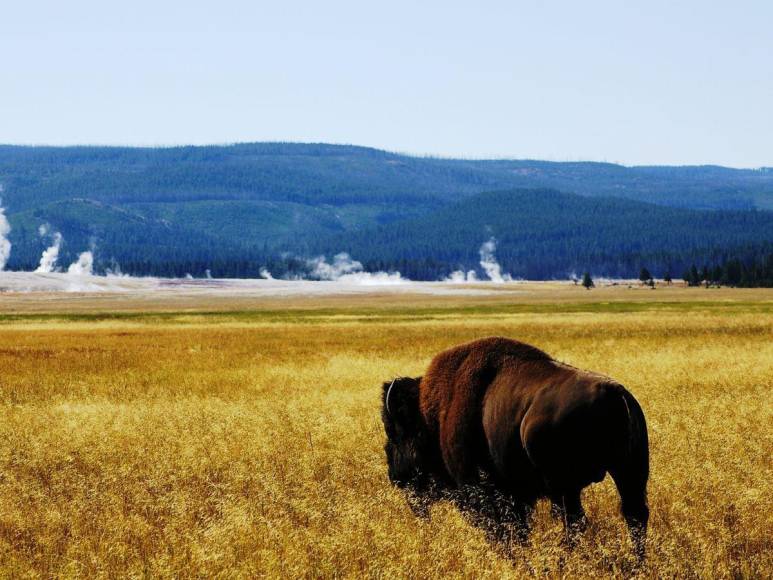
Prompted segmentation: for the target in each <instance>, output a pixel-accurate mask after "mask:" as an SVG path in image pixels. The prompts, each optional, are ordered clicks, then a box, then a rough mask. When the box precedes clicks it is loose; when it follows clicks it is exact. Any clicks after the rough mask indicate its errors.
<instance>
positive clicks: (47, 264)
mask: <svg viewBox="0 0 773 580" xmlns="http://www.w3.org/2000/svg"><path fill="white" fill-rule="evenodd" d="M47 233H48V228H46V227H45V226H41V227H40V234H41V235H45V234H47ZM62 239H63V238H62V234H60V233H59V232H54V243H53V244H51V245H50V246H49V247H48V248H46V249H45V250H43V255H42V256H40V265H39V266H38V268H37V270H35V271H36V272H42V273H44V274H45V273H48V272H53V271H54V268H55V267H56V261H57V260H58V259H59V249H60V248H61V247H62Z"/></svg>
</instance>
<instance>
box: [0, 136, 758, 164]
mask: <svg viewBox="0 0 773 580" xmlns="http://www.w3.org/2000/svg"><path fill="white" fill-rule="evenodd" d="M240 145H328V146H333V147H356V148H359V149H371V150H374V151H379V152H382V153H388V154H392V155H400V156H403V157H413V158H416V159H440V160H447V161H534V162H547V163H594V164H599V165H616V166H619V167H627V168H635V167H642V168H643V167H717V168H722V169H735V170H740V171H763V170H773V161H772V162H771V165H754V166H752V165H746V166H740V165H723V164H721V163H644V164H637V163H625V162H620V161H609V160H607V159H590V158H583V157H576V158H570V157H565V158H561V159H557V158H550V157H543V158H540V157H529V156H525V157H520V156H516V155H507V154H505V155H481V156H476V155H469V156H461V155H456V156H455V155H446V154H442V153H427V152H414V151H401V150H397V149H386V148H381V147H377V146H373V145H358V144H356V143H349V142H334V141H289V140H288V141H284V140H264V141H222V142H210V143H115V142H113V143H59V144H52V143H44V142H37V143H4V142H0V147H17V148H20V149H21V148H28V149H35V148H40V149H44V148H50V149H68V148H71V149H75V148H83V149H87V148H114V149H150V150H163V149H183V148H206V147H238V146H240Z"/></svg>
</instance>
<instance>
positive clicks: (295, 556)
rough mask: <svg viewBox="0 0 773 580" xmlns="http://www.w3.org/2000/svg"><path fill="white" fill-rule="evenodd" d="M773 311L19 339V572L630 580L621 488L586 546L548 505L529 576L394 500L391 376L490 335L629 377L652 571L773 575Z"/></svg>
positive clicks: (243, 325) (113, 323)
mask: <svg viewBox="0 0 773 580" xmlns="http://www.w3.org/2000/svg"><path fill="white" fill-rule="evenodd" d="M705 295H706V294H704V296H705ZM764 297H765V296H764ZM765 298H766V300H767V301H765V300H757V301H756V302H750V303H749V304H747V305H741V306H740V307H739V306H738V305H736V306H735V307H733V305H723V304H719V303H717V304H703V305H700V306H699V307H696V306H693V307H691V306H690V303H689V302H686V303H684V304H682V305H674V304H671V305H668V306H663V305H660V306H659V305H657V304H648V305H646V307H644V308H640V307H631V308H625V307H621V306H620V305H616V306H614V307H612V306H604V305H597V307H594V308H592V309H590V310H589V311H583V310H588V309H587V308H572V307H571V305H570V306H561V307H555V308H551V307H549V306H544V307H539V308H538V307H536V306H535V307H534V308H530V307H526V308H523V309H513V308H508V307H506V306H497V305H494V306H491V307H489V308H480V309H477V310H476V309H469V310H467V311H464V312H463V313H461V312H462V311H460V310H458V309H457V308H449V307H447V306H446V305H444V304H443V303H442V301H438V303H437V304H435V305H434V307H433V309H432V310H426V309H418V308H407V307H406V308H401V309H395V308H392V309H389V308H379V309H375V310H373V311H367V309H364V310H362V311H357V312H352V311H351V308H349V309H347V310H342V311H340V312H336V311H335V310H334V309H332V310H328V311H326V312H316V313H313V315H305V314H304V313H303V312H299V313H295V314H294V315H292V316H284V315H282V314H281V313H270V314H266V313H260V312H252V313H250V312H248V313H234V314H217V315H214V314H212V315H197V314H186V315H175V316H159V315H153V316H137V317H132V318H128V319H122V318H118V319H113V318H107V319H102V318H99V317H97V318H94V319H90V318H88V317H87V318H74V319H72V318H68V317H66V316H61V315H60V316H58V317H57V318H56V319H53V320H49V319H46V318H24V317H22V318H20V319H15V320H11V321H6V322H4V323H3V324H0V576H3V577H7V576H26V575H30V576H39V575H42V576H54V575H56V576H58V575H62V576H82V577H94V576H105V577H107V576H110V577H112V576H116V575H133V576H141V575H152V576H179V577H190V576H210V575H222V576H226V577H230V576H253V575H267V576H293V577H296V576H314V577H318V576H324V577H328V576H362V575H366V576H378V577H394V576H408V577H428V576H434V577H437V576H446V575H453V576H476V577H492V578H499V577H503V576H522V575H525V574H536V575H542V576H549V577H559V576H565V577H577V576H584V577H587V576H612V575H622V574H627V573H629V572H630V571H631V568H632V565H633V560H632V557H631V555H630V552H629V549H628V548H629V546H628V540H627V537H626V534H625V528H624V524H623V522H622V519H621V518H620V516H619V514H618V511H617V505H618V499H617V496H616V493H615V490H614V487H613V486H612V485H611V483H610V482H609V481H608V480H606V481H605V482H603V483H602V484H599V485H596V486H594V487H592V488H589V489H587V490H586V491H585V493H584V496H583V499H584V502H585V505H586V509H587V511H588V514H589V517H590V519H591V526H590V529H589V530H588V532H587V534H586V535H585V537H584V539H583V540H582V541H581V544H580V545H579V547H578V548H577V549H576V550H575V551H573V552H567V551H566V550H565V549H564V548H562V547H561V543H560V540H561V534H562V532H561V524H560V523H559V522H556V521H554V520H552V519H551V518H550V515H549V512H548V510H547V508H546V506H544V505H542V506H540V509H539V510H538V512H537V514H536V516H535V520H534V530H533V534H532V540H531V544H530V545H529V546H527V547H520V546H514V547H512V549H511V553H510V558H507V557H504V556H503V554H502V553H501V552H499V551H497V550H496V549H495V548H493V547H492V546H490V545H489V544H488V543H487V542H486V540H485V538H484V534H483V533H482V532H481V531H480V530H478V529H476V528H475V527H472V526H470V525H469V524H468V523H467V522H466V521H465V520H464V518H463V517H462V516H460V514H459V513H458V512H457V511H456V510H455V509H454V508H453V507H451V506H450V505H447V504H443V503H441V504H438V505H436V506H435V507H434V508H433V510H432V513H431V518H430V519H427V520H422V519H417V518H416V517H415V516H414V515H413V513H412V512H411V511H410V509H409V508H408V507H407V505H406V504H405V501H404V499H403V497H402V496H401V494H400V493H399V492H398V491H397V490H395V489H393V488H392V487H391V486H390V485H389V483H388V481H387V479H386V469H385V465H384V459H383V451H382V445H383V434H382V428H381V425H380V419H379V394H380V393H379V388H380V383H381V381H382V380H384V379H386V378H388V377H391V376H394V375H396V374H414V373H415V374H419V373H421V372H422V371H423V370H424V368H425V366H426V364H427V363H428V361H429V359H430V358H431V356H432V355H433V354H434V353H436V352H438V351H439V350H441V349H443V348H445V347H447V346H450V345H452V344H455V343H458V342H461V341H465V340H468V339H472V338H475V337H480V336H485V335H490V334H504V335H508V336H513V337H517V338H519V339H522V340H525V341H529V342H532V343H534V344H536V345H538V346H540V347H542V348H544V349H546V350H547V351H548V352H550V353H552V354H554V355H555V356H557V357H558V358H561V359H563V360H565V361H567V362H570V363H572V364H574V365H577V366H581V367H587V368H591V369H594V370H598V371H601V372H605V373H608V374H610V375H612V376H614V377H615V378H617V379H618V380H620V381H622V382H623V383H624V384H625V385H626V386H628V387H629V389H630V390H631V391H632V392H633V393H634V394H635V395H636V396H637V398H638V399H639V400H640V401H641V403H642V405H643V407H644V410H645V412H646V414H647V417H648V421H649V424H650V437H651V441H652V478H651V481H650V505H651V509H652V520H651V534H650V540H649V544H648V549H649V559H648V563H647V565H646V567H645V568H644V569H643V570H641V571H640V572H641V573H642V574H643V575H645V576H649V577H655V576H660V577H672V576H680V577H683V576H696V577H739V576H741V577H743V576H745V577H760V576H770V575H771V573H772V571H773V555H772V554H771V551H772V550H773V539H772V536H773V495H772V494H773V483H771V482H772V481H773V466H772V465H771V455H772V451H773V426H772V425H773V401H772V400H771V387H773V340H771V339H772V338H773V312H771V310H773V309H772V308H771V303H770V295H769V294H768V295H767V296H766V297H765ZM455 306H459V305H458V304H456V303H455ZM363 308H364V307H363ZM578 310H579V311H578Z"/></svg>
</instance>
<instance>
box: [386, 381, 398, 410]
mask: <svg viewBox="0 0 773 580" xmlns="http://www.w3.org/2000/svg"><path fill="white" fill-rule="evenodd" d="M396 380H397V377H395V378H394V379H392V384H390V385H389V388H388V389H387V394H386V398H385V399H384V404H385V405H386V411H387V414H391V413H390V412H389V393H391V392H392V387H394V386H395V381H396Z"/></svg>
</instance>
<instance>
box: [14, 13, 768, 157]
mask: <svg viewBox="0 0 773 580" xmlns="http://www.w3.org/2000/svg"><path fill="white" fill-rule="evenodd" d="M0 30H2V33H0V55H2V56H0V142H2V143H49V144H71V143H103V144H142V145H164V144H178V143H197V144H198V143H228V142H237V141H264V140H288V141H326V142H334V143H354V144H360V145H371V146H374V147H380V148H385V149H390V150H395V151H403V152H410V153H432V154H440V155H447V156H468V157H517V158H524V157H529V158H543V159H553V160H566V159H570V160H576V159H590V160H607V161H616V162H621V163H627V164H653V163H664V164H684V163H718V164H723V165H731V166H745V167H756V166H761V165H768V166H773V2H771V1H770V0H759V1H744V0H740V1H739V0H734V1H733V2H730V1H722V2H714V1H706V0H702V1H701V0H689V1H682V2H679V1H675V2H665V1H659V0H656V1H653V0H648V1H626V0H617V1H606V2H599V1H568V0H566V1H543V2H539V1H501V2H489V1H478V2H473V1H470V2H464V3H461V2H452V1H449V0H445V1H441V2H421V1H418V0H414V1H412V2H405V1H402V0H396V1H395V0H391V1H383V2H379V3H375V2H367V1H364V0H360V1H351V2H348V1H338V0H326V1H316V2H314V1H295V0H293V1H282V0H276V1H274V2H261V1H258V2H248V1H241V0H218V1H212V2H206V3H205V2H196V1H192V0H185V1H181V0H172V1H163V0H154V1H146V0H132V1H128V0H127V1H124V2H120V3H119V2H112V1H106V0H101V1H93V2H92V1H83V0H68V1H66V2H65V1H59V0H57V1H38V0H24V1H18V2H3V3H2V5H0Z"/></svg>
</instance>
